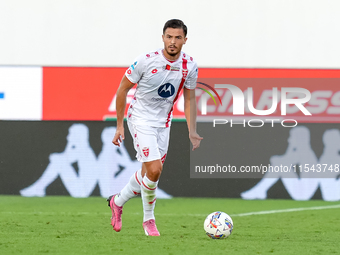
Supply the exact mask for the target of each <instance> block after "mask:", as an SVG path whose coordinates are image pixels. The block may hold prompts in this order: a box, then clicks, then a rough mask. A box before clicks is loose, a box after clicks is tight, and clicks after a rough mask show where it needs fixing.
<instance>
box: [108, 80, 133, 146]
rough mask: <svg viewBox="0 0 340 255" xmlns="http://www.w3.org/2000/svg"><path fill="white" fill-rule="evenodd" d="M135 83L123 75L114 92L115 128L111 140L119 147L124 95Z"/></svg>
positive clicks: (122, 138) (122, 122)
mask: <svg viewBox="0 0 340 255" xmlns="http://www.w3.org/2000/svg"><path fill="white" fill-rule="evenodd" d="M134 85H135V84H134V83H132V82H130V81H129V80H128V79H127V78H126V76H125V75H124V76H123V78H122V81H121V82H120V85H119V88H118V90H117V93H116V112H117V129H116V134H115V136H114V138H113V140H112V143H113V144H114V145H117V146H119V147H120V144H121V142H122V141H123V140H124V138H125V136H124V113H125V107H126V96H127V93H128V92H129V90H130V89H131V88H132V87H133V86H134Z"/></svg>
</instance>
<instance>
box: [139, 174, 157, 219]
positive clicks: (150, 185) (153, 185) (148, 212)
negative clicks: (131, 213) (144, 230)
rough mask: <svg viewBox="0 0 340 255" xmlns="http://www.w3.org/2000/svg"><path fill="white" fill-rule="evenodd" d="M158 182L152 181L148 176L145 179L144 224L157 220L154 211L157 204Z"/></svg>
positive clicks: (143, 187) (143, 186)
mask: <svg viewBox="0 0 340 255" xmlns="http://www.w3.org/2000/svg"><path fill="white" fill-rule="evenodd" d="M157 185H158V181H157V182H153V181H150V180H149V178H148V177H146V175H145V176H144V177H143V182H142V186H141V187H142V200H143V211H144V218H143V222H145V221H147V220H151V219H155V215H154V209H155V204H156V189H157Z"/></svg>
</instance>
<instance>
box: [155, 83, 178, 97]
mask: <svg viewBox="0 0 340 255" xmlns="http://www.w3.org/2000/svg"><path fill="white" fill-rule="evenodd" d="M173 94H175V87H174V85H172V84H171V83H165V84H163V85H161V86H160V87H159V88H158V95H159V96H161V97H163V98H167V97H171V96H172V95H173Z"/></svg>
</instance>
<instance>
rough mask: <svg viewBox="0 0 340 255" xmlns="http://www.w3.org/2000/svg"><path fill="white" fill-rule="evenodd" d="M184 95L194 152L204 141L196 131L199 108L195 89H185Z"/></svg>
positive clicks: (186, 116)
mask: <svg viewBox="0 0 340 255" xmlns="http://www.w3.org/2000/svg"><path fill="white" fill-rule="evenodd" d="M183 95H184V114H185V118H186V120H187V124H188V129H189V139H190V141H191V143H192V146H193V148H192V150H193V151H194V150H196V149H197V148H198V147H199V146H200V143H201V140H202V139H203V137H200V136H199V134H197V131H196V116H197V108H196V94H195V89H187V88H185V87H184V90H183Z"/></svg>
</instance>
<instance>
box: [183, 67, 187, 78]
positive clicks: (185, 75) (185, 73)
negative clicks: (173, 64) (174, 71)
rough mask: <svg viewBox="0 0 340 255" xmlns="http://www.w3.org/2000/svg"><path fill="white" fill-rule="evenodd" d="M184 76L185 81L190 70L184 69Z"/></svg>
mask: <svg viewBox="0 0 340 255" xmlns="http://www.w3.org/2000/svg"><path fill="white" fill-rule="evenodd" d="M182 74H183V79H185V78H187V75H188V69H183V70H182Z"/></svg>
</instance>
